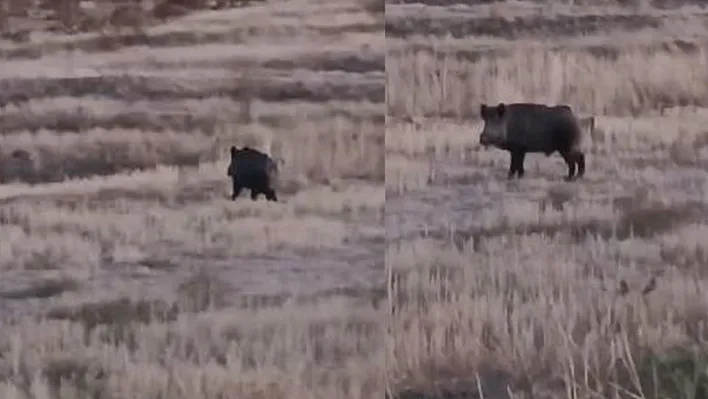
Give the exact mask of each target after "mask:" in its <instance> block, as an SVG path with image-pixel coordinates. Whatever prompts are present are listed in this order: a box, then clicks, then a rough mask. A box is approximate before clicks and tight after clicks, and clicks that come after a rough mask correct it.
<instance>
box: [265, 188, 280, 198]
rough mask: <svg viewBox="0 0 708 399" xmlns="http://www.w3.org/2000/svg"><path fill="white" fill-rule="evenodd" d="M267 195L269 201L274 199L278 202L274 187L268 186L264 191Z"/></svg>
mask: <svg viewBox="0 0 708 399" xmlns="http://www.w3.org/2000/svg"><path fill="white" fill-rule="evenodd" d="M264 193H265V197H266V199H267V200H268V201H273V202H277V201H278V196H277V195H276V194H275V190H273V189H272V188H270V187H269V188H268V189H267V190H265V191H264Z"/></svg>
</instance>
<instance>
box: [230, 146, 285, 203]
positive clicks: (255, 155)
mask: <svg viewBox="0 0 708 399" xmlns="http://www.w3.org/2000/svg"><path fill="white" fill-rule="evenodd" d="M230 151H231V163H230V164H229V168H228V170H227V174H228V175H229V176H230V177H231V183H232V189H233V191H232V193H231V199H232V200H235V199H236V197H238V196H239V194H241V190H243V189H244V188H247V189H249V190H251V199H252V200H254V201H255V200H256V199H258V196H259V195H260V194H264V195H265V197H266V199H268V200H269V201H277V200H278V197H277V195H276V194H275V189H274V188H273V184H274V183H275V180H276V179H277V178H278V164H277V163H276V162H275V160H273V159H272V158H271V157H269V156H268V155H267V154H264V153H262V152H260V151H258V150H255V149H253V148H250V147H244V148H240V149H239V148H236V147H235V146H231V150H230Z"/></svg>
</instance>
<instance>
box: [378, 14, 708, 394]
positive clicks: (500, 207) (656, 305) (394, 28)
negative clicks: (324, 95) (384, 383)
mask: <svg viewBox="0 0 708 399" xmlns="http://www.w3.org/2000/svg"><path fill="white" fill-rule="evenodd" d="M393 3H394V2H391V4H387V7H386V35H387V58H386V73H387V80H386V90H387V93H386V94H387V99H386V102H387V123H386V124H387V126H386V166H385V169H386V196H387V202H386V222H385V227H386V234H387V250H386V267H387V274H388V280H389V290H390V302H391V310H392V315H391V316H390V317H389V318H388V319H387V320H388V322H387V338H386V342H387V344H386V346H387V355H386V356H387V359H388V361H387V380H388V385H389V391H390V392H391V396H392V397H398V398H400V399H424V398H425V399H439V398H446V399H448V398H468V399H470V398H474V399H478V398H479V399H482V398H484V399H500V398H549V399H561V398H562V399H566V398H567V399H570V398H578V399H591V398H598V399H599V398H628V399H629V398H634V399H637V398H642V399H644V398H646V399H665V398H672V399H677V398H705V397H708V371H707V370H708V329H707V327H708V325H707V324H706V321H708V295H707V294H706V293H708V274H707V273H706V270H708V269H706V265H708V204H707V203H706V200H705V198H706V196H708V162H707V161H706V159H708V9H705V8H702V7H700V6H699V3H698V2H693V3H692V2H689V1H625V2H620V1H592V0H584V1H579V0H578V1H558V2H551V1H531V0H521V1H466V2H464V3H465V4H456V2H454V1H430V2H428V1H426V0H420V1H419V2H416V3H411V2H395V3H396V4H393ZM460 3H462V1H460ZM515 101H527V102H540V103H546V104H561V103H562V104H568V105H570V106H571V107H572V108H573V109H574V110H575V111H576V113H577V114H579V115H580V116H583V117H584V116H591V115H594V116H595V117H596V118H595V129H594V130H590V129H589V128H588V129H587V137H588V141H587V144H588V146H587V147H588V151H587V153H586V154H587V161H588V170H587V173H586V175H585V177H584V178H583V179H582V180H579V181H576V182H571V183H566V182H564V181H563V180H562V177H563V176H564V175H565V173H566V170H567V169H566V167H565V164H564V163H563V161H562V160H561V158H560V156H559V155H557V154H555V155H553V156H551V157H550V158H548V157H546V156H544V155H542V154H541V155H539V154H535V155H534V154H532V155H529V156H527V158H526V176H525V177H524V178H523V179H521V180H513V181H507V180H506V172H507V168H508V165H509V155H508V153H505V152H503V151H501V150H494V149H488V150H482V149H481V148H479V146H478V144H477V142H478V140H479V133H480V131H481V128H482V123H481V121H480V118H479V111H478V110H479V106H480V104H481V103H487V104H497V103H498V102H507V103H509V102H515ZM704 234H706V235H704Z"/></svg>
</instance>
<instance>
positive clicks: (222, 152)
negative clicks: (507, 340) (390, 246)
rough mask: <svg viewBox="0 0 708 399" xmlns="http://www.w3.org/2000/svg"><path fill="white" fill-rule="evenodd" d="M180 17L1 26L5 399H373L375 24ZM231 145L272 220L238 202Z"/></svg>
mask: <svg viewBox="0 0 708 399" xmlns="http://www.w3.org/2000/svg"><path fill="white" fill-rule="evenodd" d="M73 3H76V2H71V1H69V2H66V4H69V5H71V4H73ZM187 3H189V4H185V3H183V4H181V6H183V7H186V8H191V9H190V10H189V11H188V12H186V13H185V15H183V16H182V17H171V18H167V19H166V21H163V23H160V24H158V22H157V21H156V20H155V19H154V18H152V16H151V15H150V12H149V10H144V11H145V14H141V13H139V12H137V9H134V8H121V6H120V5H118V4H117V3H116V4H113V3H110V4H109V3H108V2H96V3H95V4H94V5H95V7H92V8H90V9H88V8H87V9H84V8H86V6H87V2H83V3H82V4H83V5H82V7H84V8H82V9H81V10H79V11H80V12H79V11H77V10H76V9H73V8H68V9H65V10H64V11H65V13H64V14H62V15H63V16H62V18H64V19H65V22H66V28H67V30H68V31H70V32H64V31H63V30H62V29H57V26H56V24H57V21H56V20H52V18H58V16H55V17H50V18H49V22H41V21H39V20H37V19H36V18H35V19H33V18H34V17H31V16H30V17H22V18H20V17H13V18H12V19H10V20H9V21H8V23H9V24H10V31H18V30H22V29H24V28H23V27H25V26H28V25H32V24H34V28H33V30H32V31H31V34H30V35H29V40H28V41H27V42H25V43H17V42H11V41H0V54H1V55H2V57H3V70H2V73H0V74H1V75H2V76H1V78H2V82H0V86H2V87H1V90H0V105H1V106H2V107H1V108H0V116H1V117H0V125H1V126H0V130H2V146H0V203H1V206H0V236H2V240H1V241H2V242H1V243H0V270H2V273H3V278H2V280H1V281H0V323H1V324H2V330H1V331H0V397H2V398H8V399H10V398H26V399H29V398H77V399H81V398H94V399H96V398H106V399H107V398H111V399H117V398H138V397H139V398H157V397H165V398H175V399H179V398H185V399H187V398H189V399H191V398H205V399H208V398H222V399H224V398H238V399H242V398H243V399H248V398H262V399H266V398H267V399H278V398H288V399H298V398H303V399H304V398H307V399H310V398H352V399H354V398H357V399H358V398H370V397H377V396H382V395H383V391H384V387H383V383H384V382H383V379H382V375H383V370H384V363H383V359H384V357H383V356H384V344H383V337H384V336H383V331H382V328H383V327H382V326H383V316H384V312H383V309H382V307H381V302H382V298H383V297H384V296H385V295H384V293H383V282H384V275H383V272H384V265H383V256H384V241H385V236H384V226H383V215H384V211H383V210H384V202H385V190H384V178H385V170H384V113H383V107H384V104H383V100H384V84H383V80H384V79H383V78H384V52H383V50H384V47H385V41H384V36H383V21H382V17H378V19H377V16H376V15H375V14H370V13H369V12H368V11H367V10H364V9H363V8H362V5H361V4H359V3H358V2H348V1H341V2H340V1H337V2H328V3H321V2H312V1H278V2H273V3H263V4H258V7H245V6H244V7H235V6H236V5H235V4H234V7H233V8H229V9H226V10H219V11H209V10H203V8H204V4H201V5H200V4H196V2H187ZM76 4H78V3H76ZM76 4H74V5H76ZM172 4H173V5H174V2H172ZM88 5H90V4H88ZM42 7H44V6H42ZM87 10H88V11H87ZM47 11H48V10H46V9H39V10H33V12H36V15H39V14H41V13H46V12H47ZM89 11H90V13H91V15H88V14H89ZM163 11H164V10H163ZM73 12H75V14H72V13H73ZM136 12H137V13H136ZM78 14H81V15H78ZM153 14H154V13H153ZM84 17H85V18H84ZM88 17H91V18H94V22H96V23H94V24H93V25H91V24H88V22H87V19H88ZM18 18H19V19H18ZM81 18H84V19H83V20H82V19H81ZM81 21H84V22H86V23H85V24H83V25H81V23H80V22H81ZM104 22H105V23H108V24H112V25H113V26H114V27H115V28H116V29H113V30H112V29H104V28H105V27H106V26H105V25H104V24H103V23H104ZM123 28H127V29H123ZM62 32H63V33H62ZM231 145H238V146H244V145H249V146H252V147H255V148H258V149H261V150H263V151H266V152H268V153H270V154H272V155H273V156H274V157H276V158H278V159H279V160H280V161H281V168H282V171H281V177H282V178H281V179H280V181H279V182H278V194H279V202H277V203H270V202H267V201H265V200H263V199H261V200H259V201H255V202H254V201H251V200H250V198H248V195H247V194H243V195H242V196H241V197H240V198H238V199H237V200H236V201H235V202H232V201H229V200H228V197H229V192H230V182H229V181H228V178H227V176H226V167H227V164H228V148H229V147H230V146H231Z"/></svg>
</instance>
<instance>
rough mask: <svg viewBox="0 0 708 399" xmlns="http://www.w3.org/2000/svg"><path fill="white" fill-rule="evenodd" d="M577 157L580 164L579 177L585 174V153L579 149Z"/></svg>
mask: <svg viewBox="0 0 708 399" xmlns="http://www.w3.org/2000/svg"><path fill="white" fill-rule="evenodd" d="M575 159H576V163H577V165H578V177H583V175H585V154H583V153H582V152H580V151H578V152H577V153H576V156H575Z"/></svg>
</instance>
